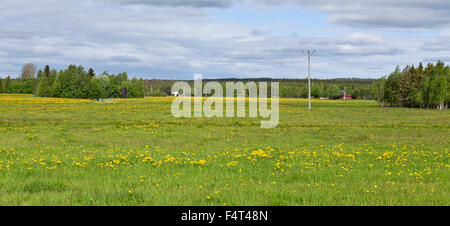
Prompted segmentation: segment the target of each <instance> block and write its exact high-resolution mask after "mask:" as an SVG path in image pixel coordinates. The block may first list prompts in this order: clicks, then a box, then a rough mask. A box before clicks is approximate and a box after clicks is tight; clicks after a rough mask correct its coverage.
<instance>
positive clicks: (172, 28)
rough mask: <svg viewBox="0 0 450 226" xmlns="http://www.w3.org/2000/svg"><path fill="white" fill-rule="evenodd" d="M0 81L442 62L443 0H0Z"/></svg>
mask: <svg viewBox="0 0 450 226" xmlns="http://www.w3.org/2000/svg"><path fill="white" fill-rule="evenodd" d="M0 21H1V22H0V77H6V76H7V75H10V76H11V77H18V76H19V74H20V71H21V68H22V66H23V65H24V64H26V63H30V62H31V63H34V64H36V65H37V67H38V68H43V67H44V66H45V65H47V64H48V65H50V67H51V68H55V69H58V70H60V69H65V68H67V66H68V65H69V64H75V65H82V66H83V67H85V68H91V67H92V68H93V69H94V70H95V71H96V72H97V73H101V72H103V71H108V72H110V73H119V72H127V73H128V75H129V76H136V77H138V78H148V79H153V78H154V79H193V74H195V73H201V74H203V77H204V78H259V77H271V78H305V77H306V75H307V58H306V56H304V55H302V53H301V50H305V49H315V50H316V54H315V55H314V56H312V58H311V76H312V77H313V78H320V79H325V78H342V77H358V78H379V77H382V76H385V75H387V74H389V73H390V72H392V71H393V70H394V68H395V67H396V66H397V65H399V66H401V67H403V66H406V65H411V64H415V65H417V64H418V63H419V62H423V63H428V62H436V61H437V60H442V61H444V62H446V63H450V2H449V1H448V0H427V1H425V0H395V1H392V0H377V1H372V0H328V1H325V0H315V1H306V0H76V1H75V0H40V1H32V0H14V1H10V0H0Z"/></svg>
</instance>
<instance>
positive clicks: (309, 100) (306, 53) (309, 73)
mask: <svg viewBox="0 0 450 226" xmlns="http://www.w3.org/2000/svg"><path fill="white" fill-rule="evenodd" d="M315 53H316V50H312V51H311V50H309V49H308V50H302V54H304V55H306V56H308V103H309V110H310V111H311V55H314V54H315Z"/></svg>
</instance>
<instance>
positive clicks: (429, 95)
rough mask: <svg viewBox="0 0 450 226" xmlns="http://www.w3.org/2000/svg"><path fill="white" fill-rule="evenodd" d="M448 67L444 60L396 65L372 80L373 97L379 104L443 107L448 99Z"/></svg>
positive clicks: (449, 86)
mask: <svg viewBox="0 0 450 226" xmlns="http://www.w3.org/2000/svg"><path fill="white" fill-rule="evenodd" d="M449 80H450V67H449V66H448V65H447V66H446V65H445V64H444V63H443V62H441V61H438V62H437V63H436V64H432V63H429V64H427V66H426V67H424V66H423V65H422V63H420V64H419V65H418V66H417V67H415V66H414V65H411V66H406V67H405V68H404V69H403V70H400V67H398V66H397V68H396V69H395V71H394V72H392V73H391V74H389V76H385V77H383V78H381V79H379V80H378V81H377V82H376V83H375V84H374V94H375V99H377V100H378V101H379V102H380V104H381V105H382V106H385V105H386V106H395V107H418V108H437V109H446V108H448V105H449V102H450V90H449V89H450V85H449Z"/></svg>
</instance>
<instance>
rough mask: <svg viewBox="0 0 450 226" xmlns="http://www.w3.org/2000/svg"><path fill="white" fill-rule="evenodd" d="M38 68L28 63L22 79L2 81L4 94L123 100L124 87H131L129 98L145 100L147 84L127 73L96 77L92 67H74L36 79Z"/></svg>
mask: <svg viewBox="0 0 450 226" xmlns="http://www.w3.org/2000/svg"><path fill="white" fill-rule="evenodd" d="M33 67H34V65H31V64H27V65H25V66H24V68H23V69H22V74H21V77H20V78H18V79H11V78H10V76H8V77H6V78H5V79H0V92H3V93H23V94H35V95H36V96H39V97H59V98H76V99H98V98H119V97H121V89H122V87H127V97H130V98H139V97H144V82H143V80H142V79H137V78H135V77H133V78H132V79H131V80H129V79H128V75H127V73H126V72H123V73H119V74H116V75H115V74H108V73H107V72H103V73H102V74H100V75H96V74H95V73H94V70H93V69H92V68H91V69H89V70H88V71H85V69H84V68H83V67H82V66H75V65H70V66H69V67H68V68H67V69H66V70H61V71H59V72H58V71H57V70H55V69H53V70H50V67H49V66H48V65H47V66H45V69H44V70H43V71H42V70H39V71H38V72H37V76H36V77H35V76H34V74H35V73H33Z"/></svg>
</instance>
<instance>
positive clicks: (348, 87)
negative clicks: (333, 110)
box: [144, 78, 376, 100]
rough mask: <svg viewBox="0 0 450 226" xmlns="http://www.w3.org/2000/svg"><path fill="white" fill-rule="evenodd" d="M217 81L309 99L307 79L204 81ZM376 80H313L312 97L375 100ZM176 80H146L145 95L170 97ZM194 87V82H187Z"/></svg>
mask: <svg viewBox="0 0 450 226" xmlns="http://www.w3.org/2000/svg"><path fill="white" fill-rule="evenodd" d="M209 81H216V82H219V83H220V84H222V86H223V90H225V83H226V82H244V83H246V82H249V81H253V82H268V86H269V87H270V82H279V83H280V97H290V98H305V97H308V80H307V79H270V78H255V79H253V78H252V79H204V80H203V82H209ZM375 81H376V79H358V78H340V79H312V80H311V96H313V97H315V98H331V99H335V98H339V97H341V96H342V95H343V94H344V93H345V94H347V95H352V96H353V98H358V99H370V100H371V99H373V98H374V96H373V92H372V85H373V84H374V83H375ZM174 82H176V81H174V80H158V79H153V80H144V83H145V94H146V95H147V96H168V95H170V91H171V87H172V84H173V83H174ZM186 82H188V83H190V85H191V86H193V81H186ZM268 92H269V94H270V89H269V90H268Z"/></svg>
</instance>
